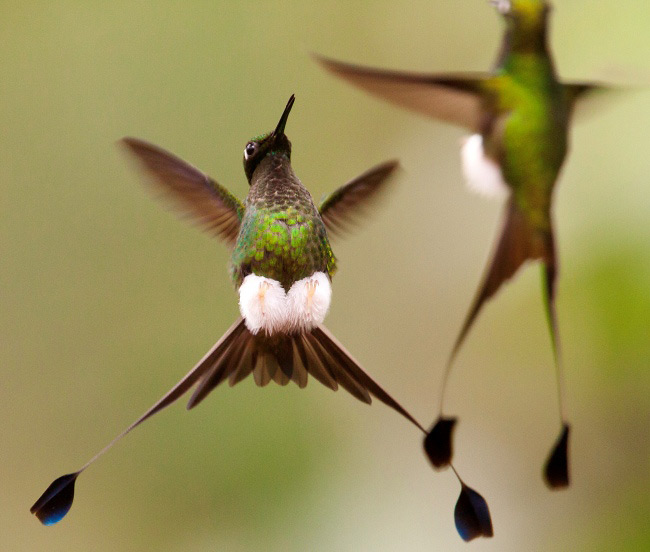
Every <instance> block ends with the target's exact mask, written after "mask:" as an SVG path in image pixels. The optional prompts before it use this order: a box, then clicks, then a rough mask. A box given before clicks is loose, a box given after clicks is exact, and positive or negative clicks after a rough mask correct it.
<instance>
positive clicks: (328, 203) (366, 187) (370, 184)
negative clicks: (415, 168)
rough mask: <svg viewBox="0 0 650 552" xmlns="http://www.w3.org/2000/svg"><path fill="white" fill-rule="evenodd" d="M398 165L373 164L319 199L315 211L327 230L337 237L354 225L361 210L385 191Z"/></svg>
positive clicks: (388, 163) (391, 162)
mask: <svg viewBox="0 0 650 552" xmlns="http://www.w3.org/2000/svg"><path fill="white" fill-rule="evenodd" d="M398 166H399V163H398V162H397V161H396V160H392V161H387V162H385V163H382V164H380V165H377V166H376V167H373V168H372V169H369V170H367V171H366V172H364V173H363V174H361V175H359V176H357V177H356V178H355V179H353V180H351V181H350V182H348V183H347V184H345V185H343V186H341V187H340V188H338V189H337V190H335V191H334V192H332V193H331V194H330V195H328V196H326V197H325V198H323V200H322V201H321V203H320V205H319V207H318V211H319V212H320V215H321V217H322V219H323V222H324V223H325V228H327V231H328V232H331V233H333V234H341V233H343V232H344V231H346V230H347V229H348V228H349V226H351V225H353V224H354V223H355V222H357V220H358V219H359V217H360V215H362V214H363V211H364V208H365V207H367V206H368V205H369V204H370V203H372V201H374V200H375V199H376V198H377V196H379V195H380V194H381V192H382V190H385V189H386V187H387V185H388V183H389V182H390V178H389V176H390V175H391V174H392V173H393V172H394V171H395V170H396V169H397V167H398Z"/></svg>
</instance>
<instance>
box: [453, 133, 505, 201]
mask: <svg viewBox="0 0 650 552" xmlns="http://www.w3.org/2000/svg"><path fill="white" fill-rule="evenodd" d="M460 159H461V164H462V170H463V176H464V177H465V181H466V182H467V187H468V188H469V189H470V190H472V191H473V192H477V193H479V194H481V195H483V196H487V197H499V198H501V197H505V196H507V195H508V191H509V189H508V186H507V184H506V183H505V182H504V180H503V174H502V173H501V168H500V167H499V165H498V164H497V163H496V162H495V161H494V160H492V159H490V158H489V157H487V156H486V155H485V152H484V151H483V137H482V136H481V135H480V134H472V135H471V136H469V137H467V138H465V139H464V141H463V144H462V146H461V148H460Z"/></svg>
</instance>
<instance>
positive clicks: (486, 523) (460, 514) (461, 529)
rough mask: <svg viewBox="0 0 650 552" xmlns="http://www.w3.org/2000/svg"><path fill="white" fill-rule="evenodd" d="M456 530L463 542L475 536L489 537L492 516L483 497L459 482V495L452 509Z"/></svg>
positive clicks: (491, 533) (491, 532)
mask: <svg viewBox="0 0 650 552" xmlns="http://www.w3.org/2000/svg"><path fill="white" fill-rule="evenodd" d="M454 520H455V522H456V530H457V531H458V534H459V535H460V536H461V538H462V539H463V540H464V541H465V542H469V541H471V540H472V539H475V538H476V537H491V536H492V535H493V534H494V532H493V531H492V518H491V517H490V510H489V509H488V505H487V502H486V501H485V499H484V498H483V497H482V496H481V495H480V494H478V493H477V492H476V491H475V490H474V489H471V488H470V487H468V486H467V485H465V484H464V483H461V489H460V496H459V497H458V502H456V508H455V509H454Z"/></svg>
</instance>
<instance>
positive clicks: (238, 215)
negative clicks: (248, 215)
mask: <svg viewBox="0 0 650 552" xmlns="http://www.w3.org/2000/svg"><path fill="white" fill-rule="evenodd" d="M120 143H121V144H122V145H124V147H126V149H127V150H128V151H129V152H130V153H131V154H133V156H135V158H136V159H137V160H138V161H139V162H140V164H141V165H142V167H144V169H145V170H146V171H147V172H148V173H149V175H150V176H152V177H153V178H152V182H154V183H155V184H156V185H157V186H158V188H159V189H160V190H161V191H162V192H163V193H164V194H166V195H169V196H171V197H172V198H173V199H174V200H175V201H176V204H177V205H178V206H179V207H180V209H181V210H182V211H184V212H185V213H186V214H188V215H189V216H191V217H193V218H195V219H196V220H197V221H198V223H199V224H200V225H201V226H203V228H204V229H205V230H206V231H208V232H210V233H211V234H213V235H217V236H220V237H221V238H222V239H223V240H224V241H226V243H228V244H229V245H230V246H234V244H235V241H236V240H237V234H238V233H239V227H240V225H241V220H242V217H243V216H244V205H243V204H242V202H241V201H240V200H239V199H237V198H236V197H235V196H234V195H232V194H231V193H230V192H229V191H228V190H226V189H225V188H224V187H223V186H221V185H219V184H218V183H217V182H215V181H214V180H212V179H211V178H210V177H209V176H207V175H205V174H203V173H202V172H201V171H199V170H198V169H196V168H194V167H193V166H192V165H190V164H189V163H186V162H185V161H183V160H182V159H179V158H178V157H176V156H175V155H172V154H171V153H169V152H167V151H165V150H163V149H161V148H159V147H157V146H154V145H153V144H149V143H148V142H145V141H143V140H138V139H137V138H123V139H122V140H121V142H120Z"/></svg>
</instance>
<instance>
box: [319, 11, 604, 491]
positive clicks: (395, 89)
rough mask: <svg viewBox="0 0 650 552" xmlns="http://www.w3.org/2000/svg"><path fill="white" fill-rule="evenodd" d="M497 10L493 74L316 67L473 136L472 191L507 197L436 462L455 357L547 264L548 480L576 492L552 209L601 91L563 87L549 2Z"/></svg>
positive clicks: (434, 434)
mask: <svg viewBox="0 0 650 552" xmlns="http://www.w3.org/2000/svg"><path fill="white" fill-rule="evenodd" d="M491 4H493V5H494V7H495V8H496V9H497V11H498V12H499V13H500V14H501V16H502V17H503V20H504V22H505V26H506V30H505V34H504V37H503V41H502V45H501V51H500V54H499V56H498V58H497V62H496V65H495V67H494V69H493V71H492V72H490V73H469V74H467V73H466V74H460V73H459V74H432V75H426V74H417V73H405V72H399V71H386V70H381V69H373V68H365V67H360V66H355V65H350V64H346V63H340V62H337V61H333V60H330V59H326V58H323V57H319V56H317V60H318V61H319V62H320V63H321V64H322V65H323V66H324V68H325V69H327V70H328V71H329V72H331V73H333V74H334V75H336V76H337V77H340V78H342V79H344V80H347V81H348V82H350V83H351V84H353V85H355V86H358V87H359V88H361V89H363V90H365V91H367V92H369V93H371V94H373V95H375V96H378V97H380V98H383V99H386V100H388V101H391V102H393V103H395V104H398V105H401V106H403V107H406V108H408V109H411V110H413V111H416V112H418V113H421V114H424V115H426V116H428V117H433V118H436V119H441V120H443V121H446V122H449V123H452V124H455V125H460V126H461V127H463V128H466V129H468V130H469V131H470V132H471V133H472V134H471V135H470V136H469V137H467V138H466V139H465V140H464V142H463V145H462V147H461V163H462V172H463V175H464V177H465V179H466V181H467V184H468V185H469V187H471V188H473V189H474V190H476V191H479V192H481V193H484V194H486V195H500V196H506V197H507V202H506V206H505V210H504V215H503V224H502V229H501V234H500V237H499V239H498V241H497V243H496V245H495V248H494V250H493V253H492V257H491V260H490V262H489V263H488V266H487V269H486V271H485V273H484V276H483V279H482V282H481V284H480V286H479V289H478V293H477V294H476V296H475V298H474V301H473V303H472V304H471V307H470V309H469V313H468V315H467V317H466V319H465V322H464V324H463V326H462V328H461V330H460V333H459V335H458V337H457V339H456V342H455V344H454V347H453V349H452V351H451V354H450V357H449V359H448V362H447V365H446V369H445V373H444V378H443V384H442V386H441V392H440V401H439V402H440V411H439V417H438V420H437V422H436V423H435V424H434V426H433V427H432V429H431V431H430V432H429V434H428V436H427V437H426V439H425V450H426V452H427V454H428V455H429V458H430V459H431V461H432V463H433V464H434V466H436V467H438V468H442V467H445V466H446V465H448V464H449V462H450V461H451V458H452V443H451V439H452V433H453V428H454V424H455V422H456V419H455V418H451V417H450V418H447V417H443V414H442V412H443V399H444V395H445V389H446V384H447V380H448V377H449V373H450V370H451V367H452V364H453V361H454V358H455V357H456V354H457V353H458V351H459V349H460V348H461V346H462V344H463V342H464V340H465V338H466V336H467V334H468V332H469V330H470V328H471V326H472V324H473V322H474V321H475V319H476V317H477V315H478V313H479V311H480V310H481V307H482V306H483V304H484V303H485V302H486V301H487V300H488V299H490V298H491V297H492V296H493V295H494V294H495V293H496V291H497V290H498V289H499V288H500V286H501V285H502V284H503V283H504V282H506V281H507V280H508V279H510V278H511V277H512V276H513V275H514V274H515V272H517V270H518V269H519V267H520V266H521V265H522V264H523V263H524V262H525V261H527V260H539V261H541V264H542V282H543V296H544V302H545V310H546V315H547V319H548V327H549V332H550V337H551V344H552V347H553V354H554V361H555V366H556V372H557V376H556V378H557V388H558V402H559V414H560V423H561V430H560V435H559V437H558V439H557V440H556V442H555V444H554V446H553V448H552V450H551V453H550V455H549V457H548V460H547V462H546V464H545V467H544V478H545V481H546V483H547V485H548V486H549V487H550V488H562V487H566V486H568V484H569V470H568V460H567V449H568V438H569V424H568V422H567V416H566V412H565V400H564V383H563V370H562V363H561V358H560V347H559V335H558V325H557V318H556V312H555V291H556V280H557V261H556V251H555V245H554V238H553V223H552V216H551V203H552V196H553V189H554V187H555V183H556V181H557V178H558V175H559V173H560V169H561V167H562V164H563V162H564V159H565V157H566V154H567V150H568V133H569V125H570V122H571V116H572V113H573V111H574V108H575V106H576V103H577V102H578V101H579V100H581V99H582V98H584V97H586V96H587V95H588V94H589V93H591V92H594V91H596V90H599V89H601V88H602V87H601V86H600V85H598V84H595V83H581V82H574V83H567V82H562V81H560V80H559V79H558V77H557V74H556V71H555V67H554V64H553V59H552V56H551V51H550V49H549V46H548V36H547V35H548V15H549V12H550V9H551V8H550V5H549V3H548V2H546V1H545V0H493V1H491Z"/></svg>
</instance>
